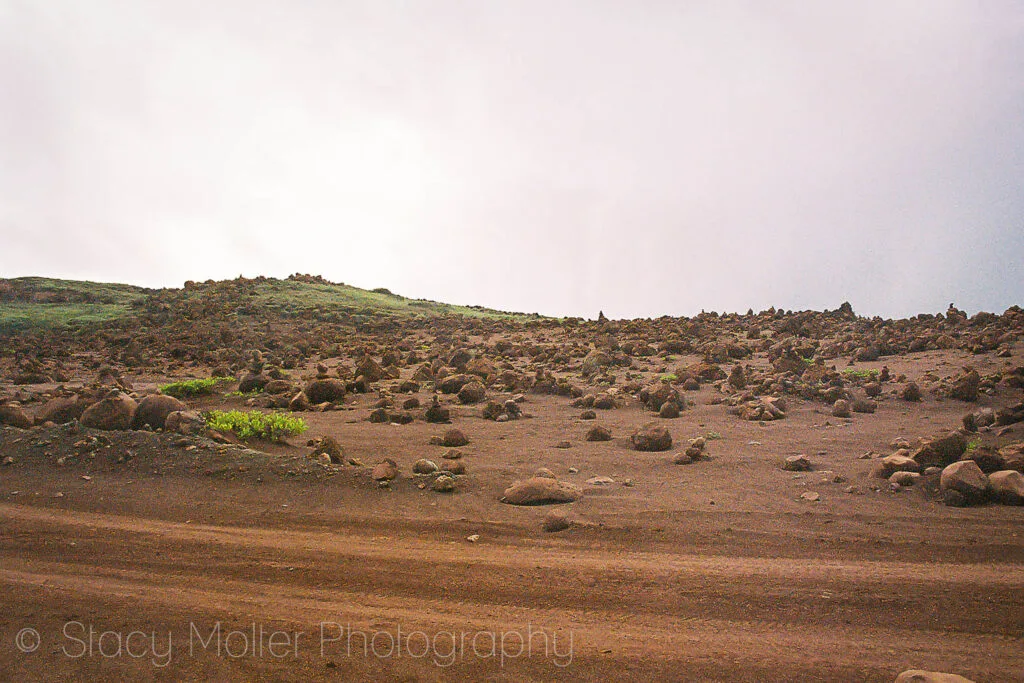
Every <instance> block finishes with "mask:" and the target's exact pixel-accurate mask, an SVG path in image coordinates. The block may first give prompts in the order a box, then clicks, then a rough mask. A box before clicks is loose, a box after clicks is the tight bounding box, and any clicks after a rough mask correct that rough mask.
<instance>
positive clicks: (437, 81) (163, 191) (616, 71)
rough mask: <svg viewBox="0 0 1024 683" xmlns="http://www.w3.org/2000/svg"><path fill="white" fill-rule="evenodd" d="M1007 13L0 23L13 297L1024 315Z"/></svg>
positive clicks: (1, 199)
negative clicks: (372, 294) (283, 290)
mask: <svg viewBox="0 0 1024 683" xmlns="http://www.w3.org/2000/svg"><path fill="white" fill-rule="evenodd" d="M1021 74H1024V5H1022V4H1021V3H1017V2H1012V1H1009V0H1006V1H1003V0H993V1H991V2H985V3H971V2H966V1H954V0H947V1H939V0H936V1H935V2H928V3H923V2H911V1H904V2H885V3H883V2H862V3H844V4H839V3H828V4H822V3H812V2H753V1H749V2H743V1H739V0H737V1H734V2H723V3H715V2H694V3H663V2H655V1H653V0H652V1H650V2H643V3H639V4H631V5H626V4H623V3H613V2H607V1H601V0H592V1H589V2H584V1H582V0H562V1H560V2H554V3H540V2H535V1H532V0H523V1H521V2H517V3H501V4H499V3H471V2H456V1H454V0H452V1H449V0H437V1H432V2H429V3H428V2H422V3H415V2H411V3H397V2H384V1H378V2H327V1H315V0H310V1H308V2H300V3H284V2H272V1H269V0H255V1H253V2H245V3H243V2H240V1H237V0H232V1H226V2H218V3H200V2H196V1H194V0H188V1H183V2H174V3H168V2H156V1H141V0H140V1H138V2H132V3H119V2H114V1H113V0H95V1H94V2H91V3H88V5H85V4H82V3H73V2H70V1H60V0H56V1H54V2H47V3H34V2H28V1H21V0H0V96H2V97H3V99H4V102H5V104H6V106H5V107H4V108H2V109H0V277H18V276H28V275H40V276H50V277H64V278H71V279H89V280H96V281H105V282H125V283H130V284H137V285H141V286H148V287H181V286H182V284H183V283H184V282H185V281H186V280H196V281H203V280H207V279H231V278H234V277H237V276H238V275H240V274H241V275H244V276H246V277H254V276H257V275H266V276H271V277H279V278H284V277H287V276H288V275H290V274H292V273H296V272H299V273H309V274H319V275H323V276H324V277H325V278H327V279H329V280H332V281H340V282H345V283H347V284H350V285H355V286H358V287H363V288H367V289H372V288H375V287H386V288H388V289H389V290H391V291H393V292H395V293H397V294H401V295H403V296H407V297H410V298H425V299H432V300H437V301H444V302H448V303H453V304H469V305H482V306H487V307H490V308H497V309H502V310H512V311H523V312H539V313H542V314H545V315H559V316H570V315H571V316H581V317H584V318H594V317H596V316H597V313H598V311H600V310H603V311H604V313H605V314H606V315H607V316H609V317H611V318H634V317H657V316H660V315H694V314H696V313H698V312H700V311H701V310H707V311H717V312H720V313H721V312H740V313H743V312H745V311H746V310H748V309H753V310H754V311H760V310H764V309H767V308H769V307H772V306H775V307H776V308H783V309H787V310H805V309H816V310H821V309H826V308H828V309H835V308H837V307H838V306H839V305H840V304H841V303H842V302H844V301H849V302H850V303H851V304H852V306H853V308H854V310H855V311H856V312H857V313H858V314H860V315H866V316H874V315H879V316H882V317H906V316H909V315H914V314H916V313H935V312H941V311H945V309H946V307H947V306H948V305H949V303H950V302H953V303H955V304H956V305H957V307H958V308H960V309H963V310H966V311H967V312H968V313H972V314H973V313H975V312H977V311H978V310H987V311H992V312H995V313H1001V312H1002V311H1004V310H1005V309H1007V308H1008V307H1010V306H1012V305H1015V304H1024V296H1022V294H1024V287H1021V285H1020V283H1021V282H1022V280H1024V125H1022V124H1024V78H1022V77H1021Z"/></svg>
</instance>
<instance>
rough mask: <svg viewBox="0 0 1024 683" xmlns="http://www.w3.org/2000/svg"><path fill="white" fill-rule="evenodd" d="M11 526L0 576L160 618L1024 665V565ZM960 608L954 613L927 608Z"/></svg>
mask: <svg viewBox="0 0 1024 683" xmlns="http://www.w3.org/2000/svg"><path fill="white" fill-rule="evenodd" d="M0 520H2V521H3V526H4V528H5V531H6V532H7V533H6V534H5V540H4V541H3V542H2V543H0V557H2V559H3V562H2V568H0V584H3V585H4V586H5V587H6V588H7V589H8V590H16V589H19V588H20V589H25V590H30V589H45V590H46V591H48V592H53V593H54V594H55V599H56V600H57V601H58V602H60V601H63V600H65V599H71V598H75V599H88V600H92V601H103V600H113V599H122V600H127V601H130V602H132V603H135V604H138V605H139V606H140V610H143V611H147V612H157V613H167V612H168V611H178V612H181V611H187V612H190V613H192V614H200V615H207V616H209V617H210V618H213V617H215V616H216V615H218V614H223V613H230V614H245V615H251V616H252V617H253V618H259V619H272V620H282V621H291V622H299V623H303V624H306V625H307V626H311V627H312V626H314V625H316V624H318V623H320V622H322V621H324V620H325V619H326V620H335V619H337V620H340V619H341V616H342V615H343V616H344V620H345V622H346V623H351V624H353V626H355V627H359V628H374V627H385V626H388V625H392V624H396V623H400V624H402V627H403V628H404V629H406V630H411V629H418V630H422V631H425V632H435V633H436V632H438V631H444V630H455V629H461V630H465V629H467V628H470V629H474V630H490V631H497V632H500V631H501V630H502V629H507V628H508V627H509V625H525V624H540V625H543V626H546V627H548V628H558V629H562V631H563V632H571V633H572V634H573V639H574V651H578V652H579V653H580V656H581V657H589V658H596V659H598V660H602V661H603V660H609V661H613V662H614V661H617V662H619V663H624V662H627V661H635V660H636V659H638V658H639V659H641V660H643V661H648V662H654V661H660V662H662V663H663V664H666V665H671V664H672V662H677V661H680V660H687V661H695V660H709V659H710V660H716V659H721V660H723V661H725V660H728V661H730V662H733V663H739V664H737V665H742V666H750V667H754V666H755V665H756V667H761V668H762V669H763V668H764V667H769V668H770V667H772V666H779V667H782V669H785V668H786V667H790V668H792V669H793V670H801V667H808V666H826V665H827V666H831V667H849V668H856V667H858V666H859V667H863V666H864V665H865V661H866V660H867V661H870V666H871V667H872V668H877V669H878V670H886V671H889V670H896V671H898V670H900V668H901V667H902V668H906V665H907V664H908V662H913V663H919V662H928V663H929V664H930V665H931V666H935V667H945V668H949V669H955V668H959V669H962V668H963V663H964V662H973V663H984V662H1000V663H1001V665H1002V666H1004V667H1005V666H1006V665H1007V664H1012V665H1014V666H1016V665H1019V668H1020V669H1021V670H1024V655H1022V654H1021V653H1022V648H1021V644H1022V639H1021V638H1020V635H1021V633H1022V631H1024V628H1022V627H1024V615H1022V614H1021V606H1020V600H1019V595H1020V593H1021V590H1022V589H1024V572H1022V571H1021V570H1020V568H1019V566H1018V565H1013V564H959V563H927V562H894V561H866V560H864V561H860V560H813V561H808V560H794V559H772V558H764V557H723V556H715V555H699V554H685V553H661V552H647V551H626V552H613V551H609V550H601V549H565V548H551V547H545V548H522V547H516V548H509V547H506V546H503V545H499V544H489V543H478V544H475V545H471V544H467V543H465V542H464V541H451V542H449V541H439V540H436V539H435V540H430V539H416V538H406V537H400V536H399V534H395V535H389V536H382V535H379V534H377V535H371V534H366V535H363V534H359V533H355V532H351V531H346V532H344V533H334V532H329V531H323V532H321V531H308V530H303V531H291V530H286V529H253V528H243V527H236V526H212V525H195V524H188V523H180V522H169V521H164V520H159V519H150V518H138V517H124V516H118V515H111V514H99V513H86V512H73V513H71V512H65V511H60V510H52V509H40V508H32V507H28V506H21V505H6V504H3V505H0ZM395 531H398V532H399V533H400V532H401V531H402V530H401V528H400V527H398V528H396V529H395ZM72 543H73V544H74V545H73V546H72V545H71V544H72ZM197 560H198V562H197ZM332 572H333V573H337V574H339V575H340V577H339V576H333V577H332V575H331V574H332ZM445 583H447V584H449V585H447V586H446V587H444V589H443V590H441V589H440V587H439V586H440V585H441V584H445ZM760 594H764V595H763V596H762V597H764V598H765V600H766V602H765V603H764V604H759V603H758V599H759V595H760ZM916 594H922V595H923V596H925V597H926V596H928V595H933V596H935V598H934V600H933V601H932V602H928V601H927V600H926V599H925V598H924V597H921V598H915V595H916ZM844 596H847V597H844ZM848 596H861V599H859V600H854V599H853V598H851V597H848ZM887 596H894V597H887ZM958 597H959V599H960V601H959V602H957V600H956V599H957V598H958ZM843 600H852V602H848V604H846V605H845V609H846V612H845V613H844V614H847V615H848V616H853V617H855V618H854V619H850V620H846V621H845V623H844V622H843V621H842V620H836V619H833V620H832V621H831V622H830V623H828V625H827V627H824V626H823V625H822V605H829V604H830V603H832V602H839V603H842V601H843ZM780 603H785V606H788V608H789V611H788V612H787V611H786V609H782V608H780ZM949 605H954V609H955V611H956V613H955V614H954V615H952V617H953V618H952V619H951V620H949V621H943V620H942V619H937V618H935V616H934V615H932V614H930V613H929V610H935V609H939V608H943V607H946V608H948V606H949ZM894 610H895V611H897V612H898V611H901V610H902V611H906V612H908V614H906V615H904V616H902V617H894V616H893V611H894ZM994 612H995V613H996V614H994ZM999 613H1001V617H1000V616H999ZM954 624H955V625H956V626H955V627H954V626H953V625H954ZM965 624H966V625H968V626H972V627H973V630H971V629H969V628H967V627H965V626H964V625H965ZM782 669H780V670H782ZM1003 670H1004V671H1005V669H1003ZM998 677H999V676H998V673H996V672H994V673H993V676H992V677H991V678H992V679H993V680H998Z"/></svg>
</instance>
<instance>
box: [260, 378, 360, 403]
mask: <svg viewBox="0 0 1024 683" xmlns="http://www.w3.org/2000/svg"><path fill="white" fill-rule="evenodd" d="M268 386H269V385H268ZM305 394H306V397H307V398H308V399H309V402H310V403H313V404H318V403H336V402H338V401H341V400H342V399H344V398H345V383H344V382H342V381H341V380H340V379H315V380H313V381H312V382H310V383H309V384H308V385H306V389H305Z"/></svg>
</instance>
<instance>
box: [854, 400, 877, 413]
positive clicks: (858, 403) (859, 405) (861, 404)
mask: <svg viewBox="0 0 1024 683" xmlns="http://www.w3.org/2000/svg"><path fill="white" fill-rule="evenodd" d="M852 408H853V412H855V413H866V414H869V415H871V414H873V413H874V412H875V411H876V410H878V403H876V402H875V401H872V400H871V399H867V398H856V399H854V401H853V406H852Z"/></svg>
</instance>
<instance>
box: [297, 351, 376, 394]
mask: <svg viewBox="0 0 1024 683" xmlns="http://www.w3.org/2000/svg"><path fill="white" fill-rule="evenodd" d="M355 376H356V377H359V376H363V377H365V378H366V381H368V382H379V381H380V380H381V379H383V378H384V368H382V367H381V366H380V363H378V362H377V361H375V360H374V359H373V358H371V357H370V356H363V358H362V360H360V361H359V362H358V363H356V369H355ZM310 400H311V401H312V400H313V399H312V397H310ZM313 402H314V403H316V401H313Z"/></svg>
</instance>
